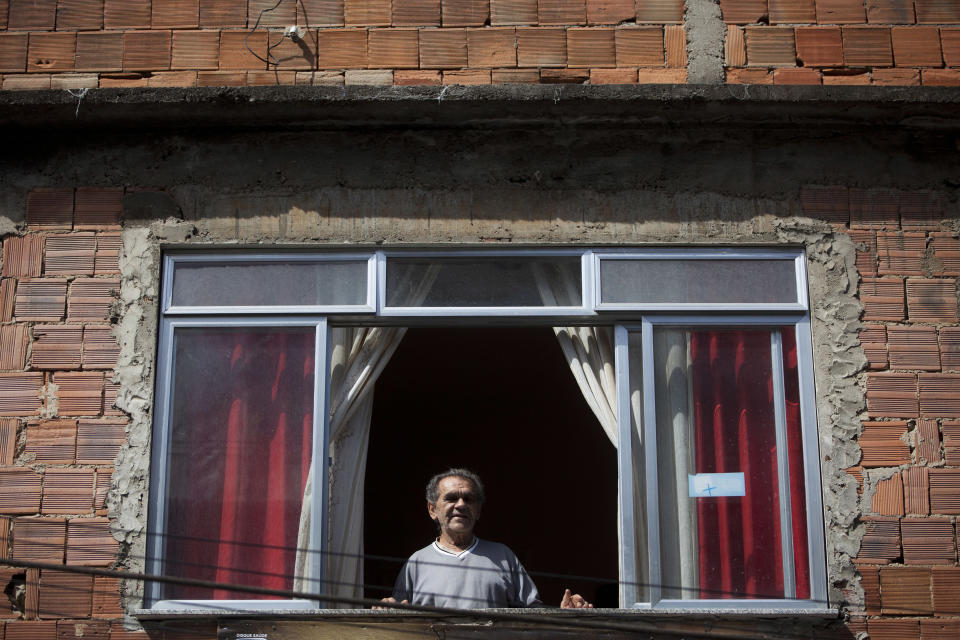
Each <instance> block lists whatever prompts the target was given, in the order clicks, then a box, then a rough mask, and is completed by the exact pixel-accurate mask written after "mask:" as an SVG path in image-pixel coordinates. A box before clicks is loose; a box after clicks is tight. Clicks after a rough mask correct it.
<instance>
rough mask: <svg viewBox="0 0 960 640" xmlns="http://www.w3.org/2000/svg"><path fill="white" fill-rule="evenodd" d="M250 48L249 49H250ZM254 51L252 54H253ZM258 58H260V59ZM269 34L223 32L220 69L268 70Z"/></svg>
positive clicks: (259, 32)
mask: <svg viewBox="0 0 960 640" xmlns="http://www.w3.org/2000/svg"><path fill="white" fill-rule="evenodd" d="M248 47H249V49H248ZM251 51H252V53H251ZM257 56H260V57H259V58H258V57H257ZM266 59H267V34H266V32H264V31H257V32H254V33H250V34H249V37H248V33H247V32H246V31H222V32H221V33H220V69H221V70H233V69H264V70H265V69H266V68H267V63H266V62H264V61H265V60H266Z"/></svg>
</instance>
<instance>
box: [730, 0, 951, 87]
mask: <svg viewBox="0 0 960 640" xmlns="http://www.w3.org/2000/svg"><path fill="white" fill-rule="evenodd" d="M720 8H721V12H722V14H723V20H724V22H725V23H726V30H727V33H726V46H725V64H726V67H727V82H731V83H751V84H831V85H866V84H873V85H920V84H924V85H958V84H960V69H958V68H957V67H960V2H958V1H957V0H720Z"/></svg>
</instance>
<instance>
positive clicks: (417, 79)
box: [393, 69, 440, 86]
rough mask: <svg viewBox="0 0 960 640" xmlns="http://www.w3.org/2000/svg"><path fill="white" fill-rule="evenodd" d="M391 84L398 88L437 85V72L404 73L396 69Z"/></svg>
mask: <svg viewBox="0 0 960 640" xmlns="http://www.w3.org/2000/svg"><path fill="white" fill-rule="evenodd" d="M393 84H395V85H398V86H406V85H433V86H436V85H439V84H440V72H439V71H420V70H415V71H404V70H401V69H397V70H396V71H394V72H393Z"/></svg>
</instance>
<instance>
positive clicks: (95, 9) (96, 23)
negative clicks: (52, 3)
mask: <svg viewBox="0 0 960 640" xmlns="http://www.w3.org/2000/svg"><path fill="white" fill-rule="evenodd" d="M102 28H103V0H59V1H58V2H57V29H58V30H65V31H70V30H77V31H79V30H91V29H94V30H98V29H102Z"/></svg>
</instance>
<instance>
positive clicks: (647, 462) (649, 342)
mask: <svg viewBox="0 0 960 640" xmlns="http://www.w3.org/2000/svg"><path fill="white" fill-rule="evenodd" d="M641 332H642V333H641V336H642V343H641V351H642V355H641V357H642V359H643V415H642V416H641V417H640V420H641V422H642V424H643V427H642V430H643V442H644V447H643V452H644V467H645V468H644V472H645V473H644V481H645V483H646V491H647V558H648V559H647V562H648V567H649V570H648V571H647V576H648V577H647V580H648V582H649V583H650V584H649V587H648V591H647V592H648V593H649V594H650V604H651V605H652V606H656V605H657V603H658V602H659V601H660V598H661V593H662V589H661V584H660V581H661V571H660V495H659V494H660V490H659V481H658V478H657V418H656V416H657V407H656V386H655V380H654V375H653V372H654V371H655V362H654V354H653V323H652V322H651V321H650V319H649V318H644V319H643V325H642V329H641Z"/></svg>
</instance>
